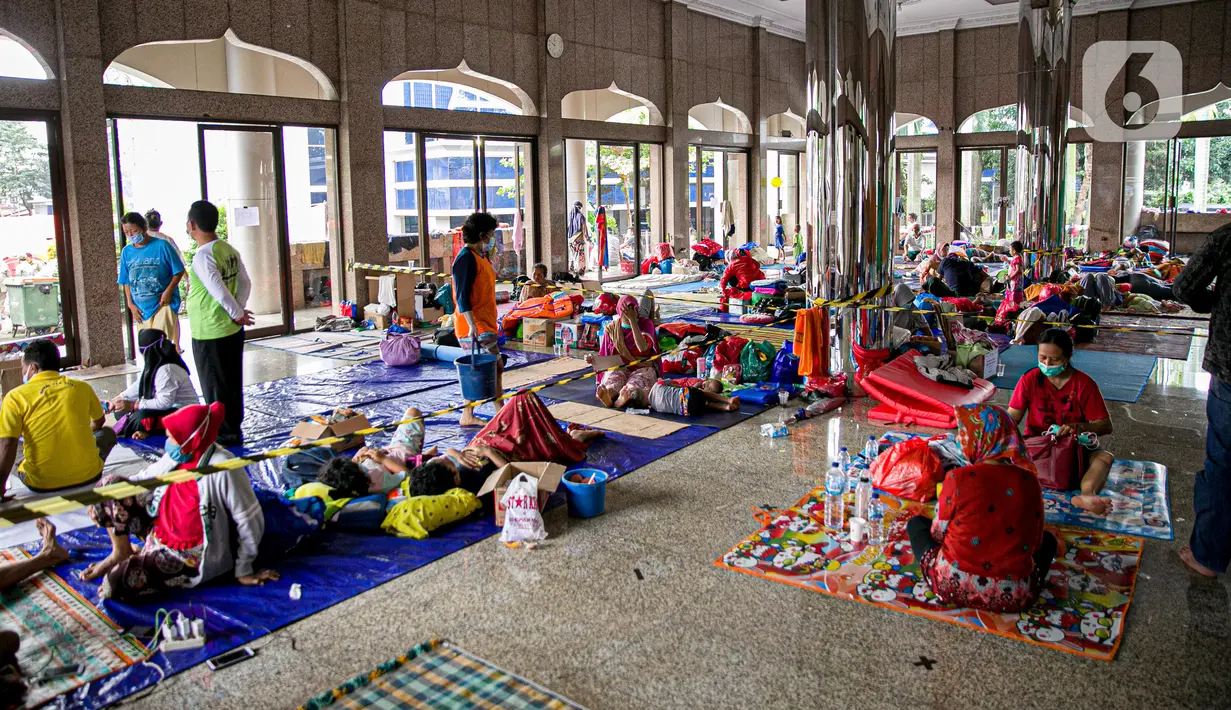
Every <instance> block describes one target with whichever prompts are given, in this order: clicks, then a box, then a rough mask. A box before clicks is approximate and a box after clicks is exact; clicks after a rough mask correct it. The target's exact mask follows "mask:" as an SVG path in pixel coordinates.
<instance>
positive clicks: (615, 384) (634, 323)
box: [595, 296, 658, 407]
mask: <svg viewBox="0 0 1231 710" xmlns="http://www.w3.org/2000/svg"><path fill="white" fill-rule="evenodd" d="M598 354H599V355H600V356H609V355H619V356H620V358H621V359H622V360H624V364H625V365H628V364H629V363H631V362H637V361H642V360H645V359H646V358H650V357H653V356H654V355H657V354H658V334H657V333H656V332H655V330H654V321H653V320H651V319H649V318H646V317H642V316H641V315H640V314H639V312H638V303H637V299H636V298H634V297H632V296H621V297H620V300H619V301H618V302H617V303H616V318H615V320H613V321H612V322H610V323H608V324H607V330H606V332H605V333H604V334H603V340H602V342H601V343H600V344H599V346H598ZM657 381H658V361H657V360H653V361H651V362H641V363H640V364H637V365H633V366H632V367H622V368H620V369H619V370H613V371H611V372H604V373H602V374H601V375H599V376H598V389H597V391H596V392H595V395H596V396H597V397H598V399H599V401H600V402H602V403H603V406H605V407H623V406H625V405H626V404H628V403H629V401H630V400H634V401H640V399H638V398H637V395H638V394H639V393H640V392H641V391H642V390H645V391H647V392H648V391H649V389H650V388H651V387H653V386H654V383H655V382H657Z"/></svg>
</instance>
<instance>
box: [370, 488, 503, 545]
mask: <svg viewBox="0 0 1231 710" xmlns="http://www.w3.org/2000/svg"><path fill="white" fill-rule="evenodd" d="M479 507H480V505H479V499H478V498H476V497H475V495H474V494H473V493H471V492H470V491H468V490H466V489H465V488H454V489H452V490H449V491H446V492H445V493H442V494H441V495H438V496H413V497H411V498H407V499H405V500H403V501H402V502H401V503H398V504H397V505H395V506H393V507H392V508H390V509H389V512H388V514H387V515H385V522H383V523H381V526H380V527H381V528H382V529H383V530H385V531H386V532H390V533H393V534H394V535H397V536H398V537H413V538H414V539H416V540H424V539H426V538H427V535H428V533H429V532H431V531H432V530H435V529H436V528H438V527H440V526H442V525H448V524H449V523H453V522H457V521H458V520H461V519H462V518H465V517H466V516H468V515H470V514H471V513H473V512H474V511H476V510H478V509H479Z"/></svg>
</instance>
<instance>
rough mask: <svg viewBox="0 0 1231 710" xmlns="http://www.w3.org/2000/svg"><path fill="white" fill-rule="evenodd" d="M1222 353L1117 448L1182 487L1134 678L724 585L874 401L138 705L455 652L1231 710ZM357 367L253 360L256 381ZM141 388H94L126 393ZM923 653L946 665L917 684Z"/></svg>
mask: <svg viewBox="0 0 1231 710" xmlns="http://www.w3.org/2000/svg"><path fill="white" fill-rule="evenodd" d="M1202 345H1203V341H1202V340H1201V339H1197V341H1196V344H1195V345H1194V353H1193V355H1192V356H1191V357H1190V358H1189V360H1188V361H1187V362H1179V361H1168V360H1160V361H1159V366H1158V368H1157V369H1156V371H1155V373H1154V375H1153V377H1152V379H1151V382H1150V384H1149V385H1148V387H1147V388H1146V392H1145V395H1144V396H1143V397H1142V398H1141V400H1140V401H1139V402H1138V403H1136V404H1116V403H1113V406H1112V416H1113V419H1114V424H1115V427H1116V433H1115V434H1114V435H1113V436H1111V437H1107V439H1106V443H1107V445H1108V446H1109V447H1110V448H1111V449H1112V450H1113V451H1114V452H1115V453H1116V454H1118V455H1121V456H1124V457H1130V458H1140V459H1150V460H1154V461H1158V462H1161V463H1163V464H1165V465H1166V466H1168V467H1169V468H1170V471H1171V496H1172V506H1173V507H1172V514H1173V516H1174V520H1175V525H1176V542H1156V541H1147V542H1146V543H1145V551H1144V555H1143V561H1142V567H1141V575H1140V578H1139V581H1138V584H1137V591H1136V597H1135V600H1134V602H1133V605H1132V608H1131V610H1130V612H1129V615H1128V619H1127V631H1126V633H1125V640H1124V643H1123V645H1122V646H1121V650H1120V654H1119V657H1118V658H1117V659H1116V660H1115V661H1114V662H1111V663H1102V662H1098V661H1089V660H1082V659H1078V658H1076V657H1073V656H1070V655H1068V654H1064V653H1059V652H1056V651H1052V650H1048V649H1045V648H1038V647H1034V646H1028V645H1026V644H1022V643H1019V642H1014V641H1010V640H1006V639H1002V638H999V637H996V636H992V635H990V634H981V633H977V632H974V631H970V630H966V629H961V628H957V627H953V626H949V625H946V624H941V623H936V622H932V621H928V620H925V619H920V618H916V617H911V616H907V615H904V614H893V613H887V612H885V611H884V610H881V609H877V608H872V607H867V606H863V605H860V604H854V603H850V602H845V601H841V600H838V599H833V598H830V597H825V596H823V595H819V594H815V593H811V592H807V591H804V590H799V589H795V588H791V587H788V586H785V585H780V584H772V583H767V582H764V581H760V580H756V579H753V578H751V577H747V576H744V575H739V574H735V573H732V572H729V571H725V570H722V569H719V568H716V567H714V566H713V564H712V563H713V560H714V559H715V558H717V557H718V556H720V555H721V554H722V553H723V552H725V551H726V550H727V549H728V548H729V547H730V546H731V545H732V544H734V543H735V542H736V541H738V540H739V539H740V538H741V537H743V536H745V535H747V534H749V533H750V532H752V531H754V530H755V529H756V528H757V527H758V526H757V523H756V522H755V521H754V520H753V518H752V516H751V514H750V511H749V507H750V506H759V505H762V504H772V505H786V504H790V503H792V502H794V501H795V500H797V499H798V498H799V497H800V495H801V494H803V493H804V492H806V491H807V490H808V489H809V488H810V487H811V486H812V485H814V482H815V481H816V480H817V478H818V477H819V476H820V475H821V473H822V472H823V470H824V469H825V468H826V466H827V461H828V460H829V457H830V456H832V455H833V454H834V453H835V452H836V451H837V447H838V446H841V445H846V446H855V447H858V446H860V445H861V444H862V442H863V441H865V440H866V438H867V436H868V435H869V434H879V433H880V432H882V431H884V429H885V428H884V427H881V426H877V425H872V424H869V423H868V422H867V418H866V416H865V412H866V410H867V409H868V406H869V405H868V404H867V403H866V402H857V403H855V404H854V405H852V406H848V407H845V408H843V409H842V410H839V411H838V412H836V413H835V414H833V415H831V416H829V417H826V418H823V419H819V420H813V421H810V422H807V423H805V424H803V425H801V426H799V427H797V428H795V429H794V430H793V431H792V433H791V437H790V438H789V439H778V440H766V439H762V438H761V437H760V436H759V435H758V427H759V424H760V420H765V419H772V418H773V417H775V416H776V415H775V414H773V413H768V414H766V415H762V417H759V418H758V419H757V420H754V421H750V422H747V423H744V424H742V425H739V426H736V427H733V428H731V429H728V430H726V431H724V432H721V433H719V434H717V435H715V436H713V437H710V438H708V439H706V440H704V441H703V442H701V443H699V444H697V445H694V446H692V447H690V448H687V449H685V450H683V451H680V452H678V453H676V454H673V455H671V456H667V457H665V458H662V459H660V460H657V461H655V462H653V463H652V464H650V465H649V466H646V467H645V468H643V469H641V470H639V471H636V472H635V473H633V474H632V475H629V476H627V477H625V478H622V479H620V480H619V481H617V482H615V483H613V484H612V485H611V487H610V489H609V491H608V499H607V513H606V514H605V515H603V516H601V517H599V518H596V519H592V520H586V521H578V520H573V519H569V518H568V517H567V516H566V514H565V511H564V510H563V509H557V510H555V511H553V512H552V513H551V514H549V515H548V519H547V529H548V531H549V532H550V535H551V537H550V538H549V539H548V541H547V542H546V544H544V545H543V546H541V547H540V548H538V549H537V550H534V551H525V550H510V549H507V548H505V547H504V546H502V545H500V544H499V543H498V542H497V541H496V540H495V539H492V540H488V541H485V542H483V543H480V544H478V545H475V546H473V547H471V548H468V549H467V550H465V551H463V552H461V553H458V554H455V555H452V556H450V557H447V558H445V559H443V560H441V561H439V562H437V563H434V564H432V565H429V566H428V567H425V568H423V569H420V570H418V571H416V572H413V573H411V574H408V575H405V576H403V577H401V578H399V579H396V580H394V581H392V582H389V583H387V584H385V585H383V586H381V587H378V588H376V589H373V590H371V591H369V592H366V593H364V594H361V595H359V596H357V597H355V598H352V599H350V600H347V601H345V602H343V603H341V604H339V605H337V606H335V607H333V608H331V609H328V610H326V611H324V612H321V613H319V614H317V615H315V616H313V617H310V618H308V619H306V620H304V621H302V622H299V623H297V624H294V625H292V626H290V627H288V628H287V629H286V630H285V631H282V632H279V633H278V634H276V635H274V636H273V637H268V638H266V639H262V640H261V641H259V642H257V644H255V645H256V646H258V647H259V653H258V656H257V657H256V658H255V659H253V660H251V661H249V662H247V663H243V664H240V665H238V666H235V667H233V668H229V669H226V670H224V671H221V672H218V673H211V672H210V671H209V670H207V669H206V668H204V667H197V668H195V669H193V670H191V671H189V672H187V673H183V674H181V675H178V676H174V677H172V678H169V679H167V680H166V681H165V682H164V683H162V684H161V686H160V687H159V688H157V689H156V690H155V691H154V692H153V693H152V694H149V695H147V696H145V697H143V698H141V699H139V700H137V701H136V702H134V703H133V704H132V706H133V707H140V708H168V707H207V706H208V707H211V708H242V709H243V710H250V709H251V708H258V707H259V708H284V707H294V706H296V705H297V704H298V703H300V702H302V701H303V700H305V699H306V698H308V697H309V696H311V695H313V694H315V693H317V692H320V691H323V690H326V689H328V688H330V687H332V686H333V685H335V684H336V683H338V682H340V681H342V680H344V679H346V678H349V677H351V676H353V675H355V674H357V673H361V672H365V671H368V670H371V669H372V668H374V667H375V666H376V665H378V664H379V663H381V662H382V661H384V660H386V659H388V658H391V657H393V656H395V655H397V654H398V653H399V652H401V651H403V650H405V649H407V648H410V647H411V646H413V645H415V644H416V643H418V642H420V641H422V640H424V639H426V638H428V637H431V636H434V635H435V636H440V637H445V638H449V639H451V640H453V641H454V642H456V643H457V644H458V645H460V646H462V647H463V648H466V649H467V650H469V651H472V652H474V653H476V654H478V655H481V656H483V657H485V658H487V659H489V660H491V661H492V662H494V663H496V664H498V665H501V666H503V667H505V668H508V669H510V670H513V671H515V672H518V673H521V674H523V675H525V676H528V677H529V678H531V679H532V680H535V681H538V682H540V683H543V684H545V685H547V686H549V687H551V688H553V689H554V690H556V691H558V692H561V693H563V694H565V695H567V696H568V697H570V698H572V699H574V700H576V701H578V702H580V703H583V704H585V705H588V706H591V707H594V708H658V707H672V708H674V707H681V708H692V707H705V708H710V707H724V708H727V707H729V708H749V707H758V708H768V707H775V708H777V707H781V708H796V707H809V708H812V707H815V708H852V707H857V708H905V707H963V706H965V707H980V708H983V707H1006V708H1008V707H1012V708H1033V707H1038V708H1048V709H1052V708H1057V707H1064V708H1110V707H1116V708H1138V707H1140V708H1177V707H1192V708H1215V707H1228V706H1229V705H1231V613H1229V603H1228V585H1227V583H1226V582H1225V581H1213V582H1210V581H1205V580H1196V579H1193V578H1191V577H1190V576H1189V575H1187V574H1186V573H1185V571H1184V569H1183V568H1182V567H1181V565H1180V563H1179V561H1178V559H1177V558H1176V556H1175V551H1176V550H1177V549H1178V548H1179V547H1180V545H1182V544H1183V541H1185V540H1187V537H1188V533H1189V530H1190V527H1191V518H1192V483H1193V475H1194V472H1195V471H1196V470H1197V469H1198V468H1199V467H1200V466H1201V463H1202V459H1203V450H1204V437H1205V415H1204V404H1205V390H1206V388H1207V387H1208V383H1209V377H1208V375H1206V374H1205V373H1203V372H1201V370H1200V366H1199V362H1200V348H1201V347H1202ZM337 364H345V363H331V362H330V361H327V360H321V359H317V358H302V357H297V356H294V355H291V354H289V353H285V352H279V351H271V350H268V349H262V348H249V349H248V352H247V354H246V360H245V378H246V380H247V381H249V382H255V381H259V380H266V379H272V378H276V377H285V376H289V375H293V374H297V373H303V372H310V371H318V370H321V369H326V368H328V367H332V366H336V365H337ZM134 376H135V375H129V376H127V377H134ZM124 379H125V378H124V377H113V378H104V379H99V380H95V381H93V382H92V384H94V385H95V386H96V387H97V388H99V391H100V394H104V395H105V394H112V393H114V392H116V391H118V389H119V388H121V387H122V386H123V381H124ZM998 401H1001V402H1004V401H1007V395H1006V394H1005V393H1000V394H999V395H998ZM287 603H288V604H294V603H295V602H293V601H290V600H289V599H288V600H287ZM292 646H293V647H292ZM920 656H926V657H927V658H929V659H934V660H935V661H936V663H935V665H934V666H933V667H932V668H931V669H930V670H928V669H926V668H924V667H923V666H920V665H915V664H916V662H918V661H919V659H920Z"/></svg>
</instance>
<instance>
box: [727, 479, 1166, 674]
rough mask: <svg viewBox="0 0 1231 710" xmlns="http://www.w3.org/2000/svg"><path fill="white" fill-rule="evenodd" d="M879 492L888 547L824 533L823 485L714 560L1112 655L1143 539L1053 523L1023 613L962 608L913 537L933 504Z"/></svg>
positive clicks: (1104, 657)
mask: <svg viewBox="0 0 1231 710" xmlns="http://www.w3.org/2000/svg"><path fill="white" fill-rule="evenodd" d="M881 498H882V500H887V503H888V504H889V507H890V510H889V513H888V516H887V518H886V520H887V522H888V524H889V525H890V533H889V542H888V544H886V545H884V546H883V547H876V546H872V545H867V544H861V545H859V546H857V547H854V548H852V546H851V544H850V541H849V536H848V533H846V532H843V533H842V534H840V535H838V536H837V537H836V538H834V537H831V536H830V535H829V534H827V533H826V532H825V530H824V527H823V526H822V525H821V524H820V523H819V522H817V521H819V520H821V519H822V517H823V515H824V509H825V503H824V488H823V487H817V488H815V489H813V490H812V491H811V492H810V493H808V495H806V496H804V498H803V499H802V500H800V501H799V502H798V503H796V504H795V505H794V506H793V507H791V508H790V509H788V510H785V511H781V512H780V513H779V514H777V515H776V517H774V518H773V519H772V520H770V522H769V523H768V524H767V525H766V526H765V527H764V528H762V529H761V530H760V531H759V532H757V533H756V534H754V535H752V536H751V537H749V538H747V539H746V540H744V541H742V542H740V543H739V544H738V545H736V546H735V547H734V548H732V549H731V551H730V552H727V553H726V554H725V555H723V556H722V557H721V558H719V559H718V560H715V562H714V564H715V565H717V566H718V567H725V568H727V569H731V570H735V571H736V572H743V573H744V574H750V575H753V576H755V577H763V578H765V579H770V580H773V581H776V582H783V583H785V584H791V585H794V586H797V587H803V588H804V589H811V590H813V591H816V592H821V593H823V594H830V595H833V596H835V597H841V598H843V599H853V600H855V601H858V602H862V603H864V604H871V605H873V606H878V607H881V608H884V609H892V610H894V611H902V612H906V613H908V614H915V615H916V616H923V617H927V618H929V619H936V620H937V621H944V622H948V623H950V624H956V625H958V626H964V627H966V628H969V629H975V630H978V631H987V632H991V633H993V634H997V635H998V636H1004V637H1006V638H1011V639H1016V640H1018V641H1025V642H1027V643H1033V644H1038V645H1040V646H1046V647H1048V648H1053V649H1055V650H1057V651H1065V652H1067V653H1072V654H1074V655H1078V656H1082V657H1084V658H1095V659H1098V660H1100V661H1110V660H1112V659H1113V658H1115V655H1116V651H1117V650H1118V649H1119V647H1120V641H1121V639H1122V638H1123V633H1124V621H1125V619H1126V617H1127V616H1128V607H1129V604H1130V603H1131V602H1132V599H1133V589H1134V586H1135V585H1136V582H1137V567H1138V563H1139V562H1140V561H1141V544H1142V541H1141V540H1140V539H1139V538H1135V537H1127V536H1123V535H1115V534H1111V533H1106V532H1096V531H1088V530H1080V531H1079V530H1072V529H1067V528H1066V529H1054V530H1052V532H1053V534H1055V535H1056V538H1057V540H1058V541H1059V542H1060V548H1059V549H1058V550H1057V552H1056V560H1055V562H1053V563H1052V566H1051V571H1050V573H1049V574H1048V577H1047V582H1046V585H1045V586H1044V588H1043V591H1042V593H1041V594H1040V595H1039V598H1038V600H1037V601H1036V602H1035V604H1034V606H1032V607H1031V608H1030V609H1028V610H1026V611H1024V612H1021V613H1017V614H996V613H992V612H986V611H978V610H975V609H960V608H954V607H949V606H944V605H942V604H940V603H939V602H938V601H937V599H936V597H935V595H933V594H932V592H931V590H930V589H929V588H928V587H927V584H926V583H925V582H924V581H923V578H922V576H921V575H920V574H919V566H918V565H917V564H916V563H915V556H914V554H913V553H912V552H911V548H910V542H909V540H907V538H906V521H907V520H909V519H910V518H912V517H913V516H915V515H919V514H921V513H924V512H929V511H928V508H927V506H924V505H923V504H921V503H915V502H913V501H899V500H897V499H894V498H887V497H886V496H884V495H882V496H881ZM847 514H848V515H849V514H850V510H849V503H848V511H847ZM929 514H930V512H929Z"/></svg>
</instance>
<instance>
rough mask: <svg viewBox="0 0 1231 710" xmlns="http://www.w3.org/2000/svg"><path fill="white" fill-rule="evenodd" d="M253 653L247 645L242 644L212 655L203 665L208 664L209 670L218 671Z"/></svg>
mask: <svg viewBox="0 0 1231 710" xmlns="http://www.w3.org/2000/svg"><path fill="white" fill-rule="evenodd" d="M255 655H256V651H253V650H252V648H251V647H249V646H244V647H243V648H237V649H235V650H234V651H227V652H226V653H223V654H220V655H217V656H214V657H213V658H211V659H209V660H208V661H206V662H205V665H206V666H208V667H209V669H210V670H211V671H220V670H222V669H223V668H226V667H228V666H233V665H235V664H236V663H243V662H244V661H246V660H248V659H249V658H252V657H253V656H255Z"/></svg>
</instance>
